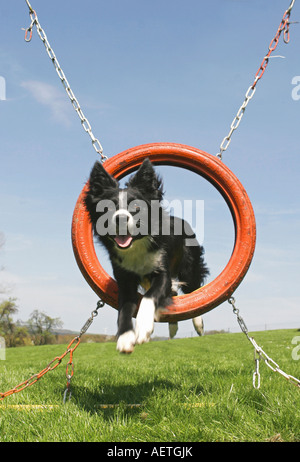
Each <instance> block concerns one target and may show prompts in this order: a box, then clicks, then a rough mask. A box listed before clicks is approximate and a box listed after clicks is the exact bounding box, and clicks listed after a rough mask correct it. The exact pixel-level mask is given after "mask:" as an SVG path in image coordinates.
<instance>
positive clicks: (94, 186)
mask: <svg viewBox="0 0 300 462" xmlns="http://www.w3.org/2000/svg"><path fill="white" fill-rule="evenodd" d="M118 187H119V183H118V182H117V180H116V179H115V178H113V177H112V176H111V175H110V174H109V173H107V171H106V170H105V168H104V167H103V165H102V164H101V162H98V161H97V162H95V164H94V166H93V168H92V171H91V174H90V178H89V183H88V190H87V192H86V197H85V204H86V205H87V207H88V208H89V206H91V205H92V204H94V203H96V202H98V201H99V200H100V198H101V196H102V195H103V193H104V191H105V190H107V189H116V188H118Z"/></svg>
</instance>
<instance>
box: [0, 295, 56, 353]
mask: <svg viewBox="0 0 300 462" xmlns="http://www.w3.org/2000/svg"><path fill="white" fill-rule="evenodd" d="M17 312H18V308H17V304H16V299H14V298H9V299H8V300H4V301H2V302H1V303H0V336H1V337H3V338H4V339H5V345H6V347H8V348H9V347H17V346H28V345H49V344H53V343H56V341H57V335H55V333H54V330H55V329H57V328H60V327H62V321H61V320H60V318H51V317H50V316H48V315H47V314H46V313H44V312H42V311H39V310H34V311H33V312H32V313H31V315H30V317H29V319H28V320H27V321H25V322H23V321H17V322H14V321H13V316H14V315H15V314H16V313H17Z"/></svg>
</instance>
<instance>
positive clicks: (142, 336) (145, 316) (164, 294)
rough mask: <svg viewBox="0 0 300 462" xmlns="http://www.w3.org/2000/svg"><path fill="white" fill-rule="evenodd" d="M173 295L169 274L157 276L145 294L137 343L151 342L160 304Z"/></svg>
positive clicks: (138, 322) (138, 315) (137, 327)
mask: <svg viewBox="0 0 300 462" xmlns="http://www.w3.org/2000/svg"><path fill="white" fill-rule="evenodd" d="M170 293H171V280H170V278H169V276H168V274H167V273H164V272H161V273H159V274H158V275H156V276H155V277H154V278H153V280H152V283H151V287H150V289H149V290H148V291H147V292H146V293H145V295H144V297H143V299H142V301H141V304H140V307H139V311H138V314H137V317H136V325H135V334H136V343H145V342H149V340H150V336H151V334H152V332H153V329H154V318H155V312H156V310H157V308H158V307H159V304H160V302H161V301H162V300H163V301H165V300H167V299H168V297H169V294H170Z"/></svg>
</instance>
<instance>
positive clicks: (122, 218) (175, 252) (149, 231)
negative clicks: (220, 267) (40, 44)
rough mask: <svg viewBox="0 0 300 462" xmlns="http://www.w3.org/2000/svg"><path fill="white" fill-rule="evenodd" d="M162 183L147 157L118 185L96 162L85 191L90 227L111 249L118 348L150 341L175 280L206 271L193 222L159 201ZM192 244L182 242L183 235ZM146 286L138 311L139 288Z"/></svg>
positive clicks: (192, 281)
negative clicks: (117, 296)
mask: <svg viewBox="0 0 300 462" xmlns="http://www.w3.org/2000/svg"><path fill="white" fill-rule="evenodd" d="M162 199H163V185H162V181H161V178H160V177H159V176H157V174H156V173H155V170H154V168H153V166H152V164H151V162H150V161H149V159H145V160H144V162H143V164H142V165H141V166H140V168H139V170H138V171H137V172H136V173H135V174H134V175H133V176H131V178H130V179H129V181H128V183H127V184H126V187H125V188H124V189H121V188H120V187H119V183H118V181H117V180H116V179H115V178H113V177H112V176H111V175H109V174H108V173H107V172H106V170H105V169H104V167H103V166H102V164H101V163H100V162H96V163H95V165H94V167H93V169H92V171H91V174H90V178H89V183H88V189H87V193H86V196H85V200H84V201H85V205H86V208H87V210H88V213H89V216H90V220H91V223H92V225H93V231H94V234H95V236H96V237H97V238H98V240H99V241H100V243H102V244H103V245H104V246H105V248H106V249H107V251H108V253H109V257H110V260H111V264H112V268H113V273H114V277H115V279H116V281H117V284H118V289H119V316H118V334H117V335H118V341H117V349H118V350H119V351H120V352H122V353H131V352H132V351H133V349H134V345H135V344H136V343H137V344H140V343H144V342H147V341H149V339H150V336H151V334H152V332H153V328H154V320H158V319H159V308H164V307H166V306H168V305H170V304H171V303H172V295H176V291H175V290H174V284H173V288H172V282H174V281H177V285H179V286H180V287H181V290H182V291H183V293H189V292H192V291H194V290H196V289H198V288H199V287H200V286H202V285H203V282H204V279H205V277H206V276H207V275H208V274H209V271H208V269H207V267H206V265H205V263H204V259H203V253H204V252H203V247H202V246H200V245H199V244H198V242H197V240H196V238H195V234H194V233H193V231H192V229H191V227H190V226H189V225H188V223H187V222H186V221H184V220H182V219H179V218H175V217H172V216H170V215H169V214H168V213H166V211H165V210H164V208H163V207H162V205H161V201H162ZM187 239H189V242H190V241H192V242H193V245H186V240H187ZM139 286H142V287H144V289H146V292H145V294H144V296H143V298H142V301H141V303H140V307H139V310H138V313H137V316H136V323H135V330H134V329H133V322H132V317H133V315H134V314H135V312H136V309H137V301H138V295H137V294H138V288H139Z"/></svg>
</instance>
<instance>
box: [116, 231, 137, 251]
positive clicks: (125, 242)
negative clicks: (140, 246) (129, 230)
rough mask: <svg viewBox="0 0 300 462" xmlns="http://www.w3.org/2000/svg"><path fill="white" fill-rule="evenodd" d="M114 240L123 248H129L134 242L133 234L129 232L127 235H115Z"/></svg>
mask: <svg viewBox="0 0 300 462" xmlns="http://www.w3.org/2000/svg"><path fill="white" fill-rule="evenodd" d="M114 240H115V242H116V244H117V245H118V246H119V247H121V248H122V249H127V247H129V246H130V245H131V243H132V240H133V239H132V236H130V234H128V235H127V236H115V237H114Z"/></svg>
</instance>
